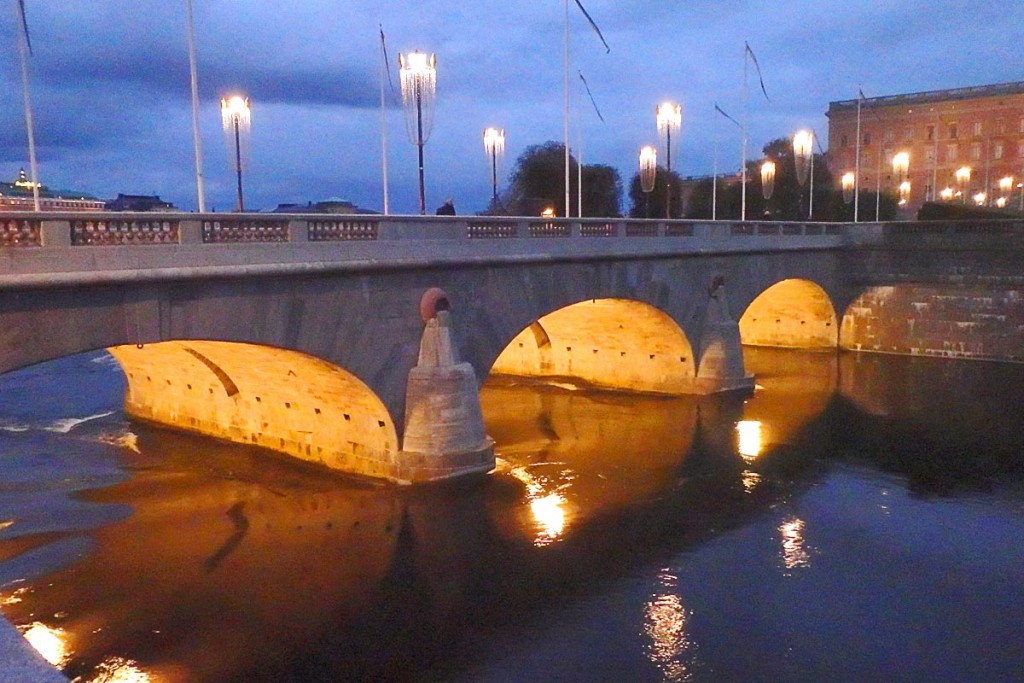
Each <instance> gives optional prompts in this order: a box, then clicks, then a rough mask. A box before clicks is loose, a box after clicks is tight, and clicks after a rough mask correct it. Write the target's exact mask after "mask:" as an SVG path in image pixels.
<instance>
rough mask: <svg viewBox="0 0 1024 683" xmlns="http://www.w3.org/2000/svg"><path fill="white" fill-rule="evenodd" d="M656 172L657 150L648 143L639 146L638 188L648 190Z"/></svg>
mask: <svg viewBox="0 0 1024 683" xmlns="http://www.w3.org/2000/svg"><path fill="white" fill-rule="evenodd" d="M657 173H658V150H656V149H655V148H654V147H652V146H650V145H644V146H643V147H641V148H640V189H641V190H642V191H644V192H650V191H651V190H653V189H654V180H655V178H656V177H657Z"/></svg>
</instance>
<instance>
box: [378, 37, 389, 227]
mask: <svg viewBox="0 0 1024 683" xmlns="http://www.w3.org/2000/svg"><path fill="white" fill-rule="evenodd" d="M380 53H381V54H380V172H381V176H382V178H381V179H382V182H383V183H384V215H385V216H387V215H389V214H390V212H391V207H390V205H389V202H388V126H387V115H386V110H385V104H384V78H385V75H386V73H385V71H386V69H387V68H388V62H387V52H386V49H385V47H384V29H383V27H382V28H381V30H380Z"/></svg>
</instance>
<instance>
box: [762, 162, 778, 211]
mask: <svg viewBox="0 0 1024 683" xmlns="http://www.w3.org/2000/svg"><path fill="white" fill-rule="evenodd" d="M774 193H775V162H774V161H771V160H769V161H766V162H764V163H763V164H761V196H762V197H764V202H765V206H764V213H765V216H767V215H769V212H768V200H769V199H771V198H772V195H773V194H774Z"/></svg>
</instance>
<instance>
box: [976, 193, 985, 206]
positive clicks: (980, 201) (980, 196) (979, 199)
mask: <svg viewBox="0 0 1024 683" xmlns="http://www.w3.org/2000/svg"><path fill="white" fill-rule="evenodd" d="M973 199H974V203H975V204H977V205H978V206H984V205H985V200H986V199H988V195H987V194H985V193H984V192H978V193H977V194H975V195H974V197H973Z"/></svg>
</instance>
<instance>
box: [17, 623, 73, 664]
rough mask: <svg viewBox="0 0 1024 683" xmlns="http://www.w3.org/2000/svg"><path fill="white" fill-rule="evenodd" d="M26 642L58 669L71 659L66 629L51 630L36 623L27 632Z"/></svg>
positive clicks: (44, 625)
mask: <svg viewBox="0 0 1024 683" xmlns="http://www.w3.org/2000/svg"><path fill="white" fill-rule="evenodd" d="M24 635H25V640H27V641H28V642H29V645H31V646H32V647H33V648H35V650H36V652H38V653H39V654H40V655H42V656H43V659H45V660H46V661H48V662H49V663H50V664H52V665H54V666H56V667H62V666H64V665H65V664H66V663H67V662H68V660H69V659H70V658H71V653H70V652H68V646H67V643H65V642H64V639H65V638H66V637H67V634H66V633H65V632H64V629H60V628H50V627H49V626H47V625H46V624H43V623H41V622H38V621H37V622H35V623H34V624H32V625H31V626H29V628H28V630H26V631H25V634H24Z"/></svg>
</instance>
